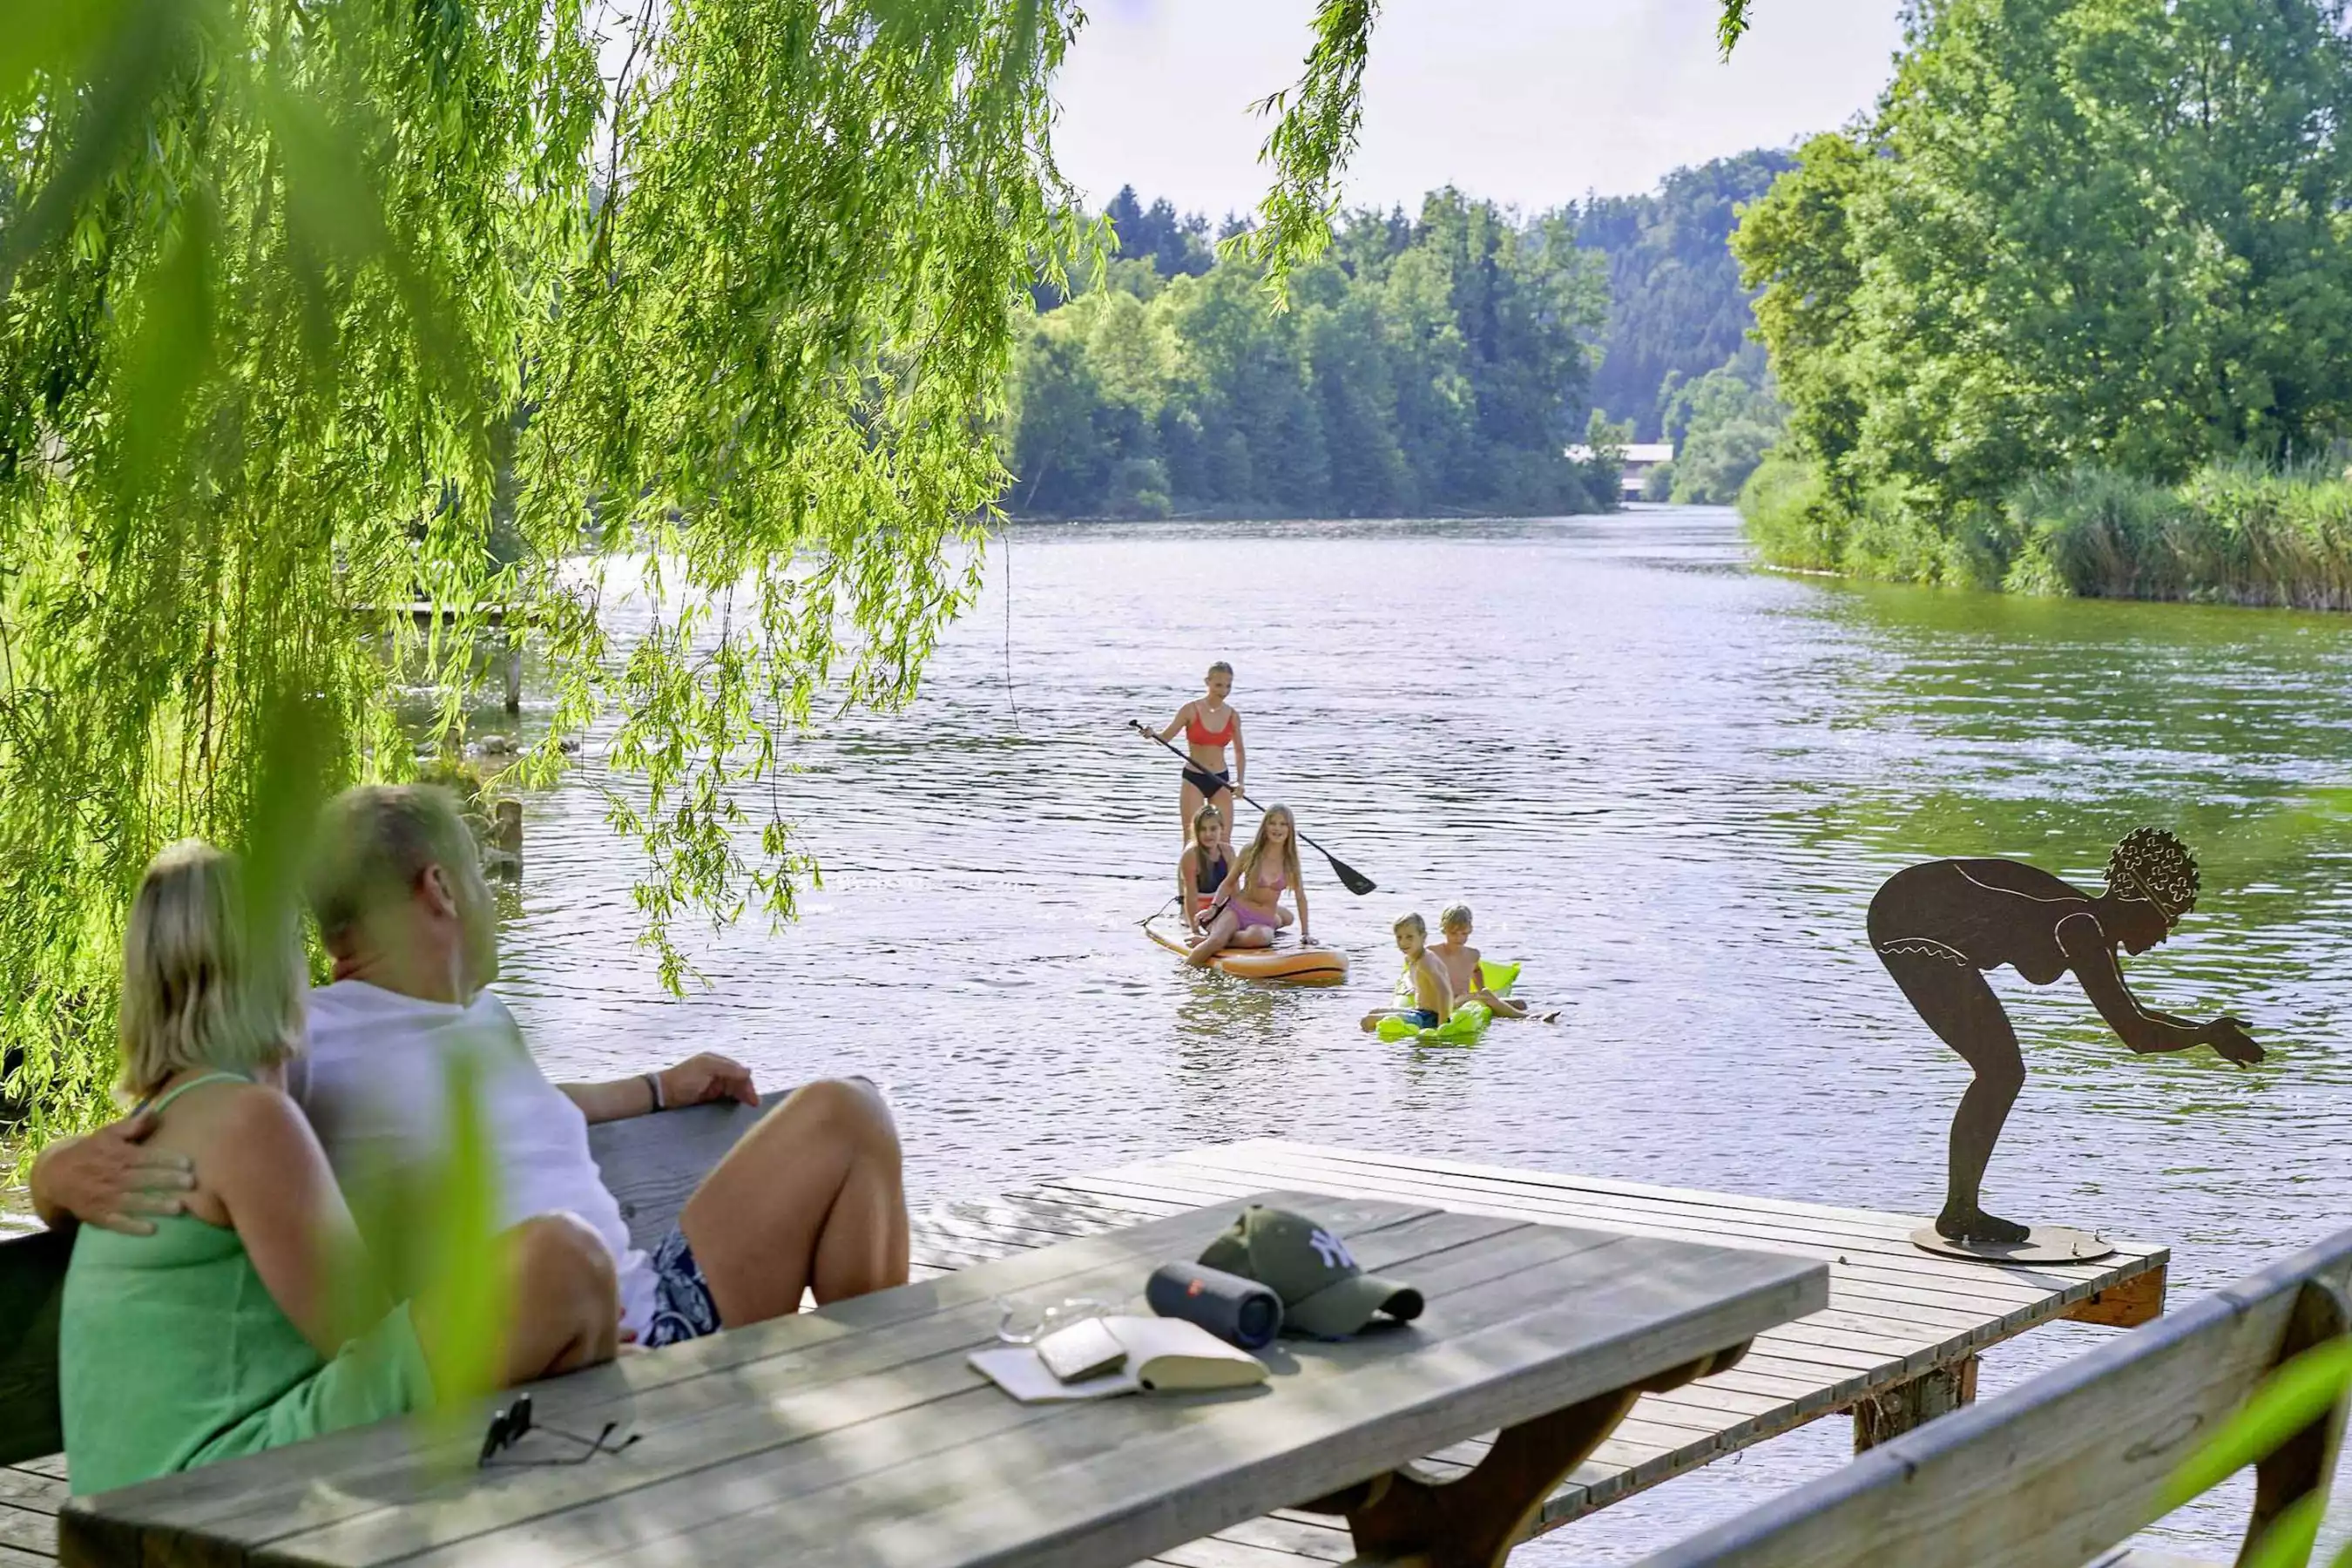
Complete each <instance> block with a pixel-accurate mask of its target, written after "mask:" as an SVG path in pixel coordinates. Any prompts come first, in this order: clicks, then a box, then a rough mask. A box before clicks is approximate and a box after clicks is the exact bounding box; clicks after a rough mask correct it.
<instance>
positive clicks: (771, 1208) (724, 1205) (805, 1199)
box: [678, 1080, 908, 1328]
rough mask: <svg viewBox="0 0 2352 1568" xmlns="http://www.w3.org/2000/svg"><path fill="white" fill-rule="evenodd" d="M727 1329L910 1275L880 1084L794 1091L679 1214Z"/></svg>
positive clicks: (895, 1160) (893, 1143)
mask: <svg viewBox="0 0 2352 1568" xmlns="http://www.w3.org/2000/svg"><path fill="white" fill-rule="evenodd" d="M678 1226H679V1228H680V1229H681V1230H683V1231H684V1232H685V1233H686V1241H687V1245H688V1246H689V1247H693V1248H694V1257H695V1261H696V1262H697V1263H698V1264H699V1265H701V1268H702V1277H703V1279H704V1280H705V1281H706V1282H707V1283H708V1284H709V1287H710V1300H711V1302H712V1304H713V1305H715V1306H716V1307H717V1308H718V1309H719V1321H720V1322H721V1323H723V1324H725V1325H726V1326H728V1327H729V1328H738V1327H740V1326H741V1325H743V1324H745V1323H756V1322H760V1321H762V1320H765V1319H768V1318H777V1317H782V1316H784V1315H785V1314H787V1313H791V1312H796V1311H798V1310H800V1305H801V1291H802V1290H803V1289H804V1288H805V1289H811V1290H814V1292H815V1293H816V1299H817V1301H818V1302H819V1304H823V1303H825V1302H828V1301H838V1300H845V1298H847V1297H851V1296H863V1295H865V1294H866V1293H867V1292H868V1291H872V1290H881V1289H887V1288H888V1287H890V1286H893V1285H903V1284H905V1283H906V1282H907V1262H908V1238H907V1196H906V1190H905V1188H904V1187H903V1186H902V1185H901V1184H900V1179H899V1156H898V1129H897V1127H896V1126H895V1125H893V1124H892V1122H891V1120H890V1110H889V1108H888V1107H887V1105H885V1104H884V1103H883V1101H882V1096H881V1094H880V1093H879V1092H878V1091H877V1090H876V1089H874V1087H873V1086H872V1085H871V1084H866V1083H862V1082H842V1081H839V1080H827V1081H824V1082H819V1083H812V1084H808V1085H805V1086H804V1087H803V1088H801V1089H796V1090H794V1091H793V1095H792V1097H791V1098H790V1099H788V1100H785V1101H784V1102H783V1103H782V1105H779V1106H778V1107H776V1108H775V1109H774V1110H771V1111H770V1112H768V1114H767V1115H765V1116H763V1117H761V1119H760V1121H759V1124H758V1125H757V1126H755V1127H753V1128H752V1129H751V1131H749V1132H747V1133H745V1134H744V1135H743V1137H742V1139H741V1140H740V1142H737V1143H736V1145H735V1147H734V1148H732V1149H730V1150H729V1151H728V1153H727V1157H726V1158H725V1159H723V1160H721V1161H719V1164H718V1167H717V1168H716V1169H714V1170H713V1171H712V1172H711V1173H710V1174H709V1176H707V1177H705V1178H704V1179H703V1183H702V1185H701V1186H700V1187H698V1188H697V1189H696V1190H695V1194H694V1196H693V1197H691V1198H689V1199H688V1200H687V1205H686V1208H685V1209H684V1211H683V1212H681V1213H680V1214H679V1215H678Z"/></svg>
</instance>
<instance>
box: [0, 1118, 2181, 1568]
mask: <svg viewBox="0 0 2352 1568" xmlns="http://www.w3.org/2000/svg"><path fill="white" fill-rule="evenodd" d="M1268 1188H1289V1189H1294V1190H1307V1191H1314V1192H1328V1193H1333V1194H1341V1195H1347V1196H1360V1197H1374V1198H1391V1199H1398V1200H1403V1201H1410V1202H1423V1203H1429V1204H1433V1205H1440V1206H1443V1207H1444V1208H1446V1209H1450V1210H1457V1211H1463V1212H1467V1213H1486V1214H1494V1215H1504V1216H1507V1217H1513V1218H1518V1219H1525V1220H1534V1221H1538V1222H1543V1221H1549V1222H1552V1223H1557V1224H1566V1225H1574V1226H1585V1227H1589V1228H1597V1229H1605V1230H1616V1231H1623V1232H1627V1233H1629V1234H1634V1235H1641V1236H1651V1237H1664V1238H1669V1239H1675V1240H1684V1241H1698V1242H1712V1243H1716V1244H1718V1245H1723V1246H1730V1247H1754V1248H1757V1249H1759V1250H1763V1251H1770V1252H1779V1253H1786V1254H1790V1255H1794V1256H1798V1257H1803V1258H1818V1259H1820V1260H1822V1261H1823V1262H1826V1263H1828V1264H1829V1265H1830V1304H1829V1307H1828V1308H1827V1310H1823V1311H1822V1312H1819V1313H1816V1314H1814V1315H1813V1316H1812V1317H1810V1318H1805V1319H1802V1320H1801V1321H1797V1322H1795V1323H1793V1324H1790V1326H1788V1327H1786V1328H1783V1329H1780V1330H1776V1331H1771V1332H1769V1333H1767V1334H1765V1335H1763V1336H1761V1337H1759V1339H1758V1340H1757V1341H1756V1342H1755V1345H1754V1348H1753V1349H1752V1350H1751V1351H1750V1352H1749V1353H1748V1357H1747V1359H1746V1360H1745V1361H1744V1362H1742V1363H1740V1365H1739V1366H1738V1367H1737V1368H1736V1369H1734V1370H1733V1371H1731V1372H1728V1373H1720V1374H1717V1375H1716V1376H1714V1377H1710V1378H1708V1379H1707V1380H1706V1382H1705V1383H1704V1384H1694V1385H1692V1386H1689V1387H1685V1388H1683V1389H1679V1390H1677V1391H1675V1392H1674V1393H1671V1394H1645V1395H1643V1398H1642V1400H1641V1402H1640V1404H1639V1405H1637V1406H1636V1407H1635V1409H1634V1412H1633V1415H1632V1416H1631V1417H1630V1418H1629V1419H1627V1420H1626V1421H1625V1422H1624V1424H1623V1425H1622V1426H1620V1427H1619V1428H1618V1430H1617V1433H1616V1435H1615V1436H1613V1437H1612V1438H1611V1439H1610V1440H1609V1441H1608V1442H1607V1443H1605V1444H1604V1445H1603V1446H1602V1447H1601V1450H1600V1451H1599V1452H1598V1453H1597V1454H1596V1455H1595V1456H1594V1457H1593V1458H1592V1459H1591V1461H1589V1462H1588V1463H1587V1464H1585V1465H1584V1466H1583V1467H1581V1468H1579V1469H1578V1470H1577V1471H1576V1472H1575V1474H1573V1475H1572V1476H1570V1479H1569V1480H1568V1482H1567V1484H1566V1485H1564V1486H1563V1487H1562V1488H1561V1489H1559V1491H1558V1492H1556V1493H1555V1494H1553V1496H1552V1498H1551V1499H1550V1500H1549V1503H1548V1504H1547V1506H1546V1508H1545V1510H1544V1514H1543V1518H1542V1521H1541V1524H1540V1528H1542V1529H1546V1530H1549V1529H1552V1528H1556V1527H1558V1526H1559V1525H1562V1524H1565V1523H1567V1522H1569V1521H1571V1520H1574V1519H1577V1518H1579V1517H1580V1516H1581V1515H1583V1514H1586V1513H1590V1512H1591V1511H1593V1510H1596V1509H1600V1508H1603V1507H1606V1506H1608V1505H1609V1504H1610V1503H1612V1502H1615V1501H1617V1500H1620V1499H1622V1498H1625V1497H1629V1496H1631V1495H1632V1494H1633V1493H1634V1492H1637V1491H1640V1490H1642V1489H1645V1488H1647V1487H1652V1486H1654V1485H1656V1484H1658V1483H1659V1482H1661V1481H1664V1480H1666V1479H1671V1478H1672V1477H1675V1476H1677V1475H1680V1474H1683V1473H1684V1472H1685V1471H1688V1470H1692V1469H1696V1468H1698V1467H1699V1466H1701V1465H1704V1464H1706V1463H1709V1462H1711V1461H1712V1460H1715V1459H1717V1458H1721V1457H1723V1456H1724V1455H1727V1454H1729V1453H1733V1452H1736V1451H1737V1450H1738V1449H1740V1448H1744V1447H1748V1445H1749V1444H1752V1443H1756V1442H1760V1441H1762V1440H1763V1439H1765V1438H1767V1437H1769V1436H1774V1435H1775V1434H1778V1433H1780V1432H1785V1431H1788V1430H1790V1428H1792V1427H1796V1426H1802V1425H1804V1424H1805V1423H1807V1422H1809V1421H1812V1420H1816V1419H1819V1418H1820V1417H1822V1416H1823V1415H1832V1414H1834V1413H1838V1412H1842V1411H1852V1412H1853V1413H1854V1415H1855V1432H1856V1442H1857V1446H1866V1445H1868V1444H1869V1443H1872V1442H1874V1441H1878V1440H1883V1439H1884V1438H1885V1437H1887V1436H1894V1435H1895V1434H1896V1433H1898V1432H1900V1431H1903V1430H1906V1429H1907V1428H1908V1427H1909V1426H1912V1425H1916V1423H1917V1422H1918V1421H1920V1420H1923V1419H1926V1418H1927V1417H1929V1416H1931V1415H1937V1414H1940V1413H1941V1412H1942V1411H1944V1410H1947V1409H1949V1408H1951V1407H1953V1406H1954V1405H1957V1404H1958V1403H1962V1402H1965V1401H1966V1400H1968V1399H1969V1398H1970V1397H1972V1396H1973V1394H1974V1389H1975V1369H1976V1361H1975V1358H1976V1355H1977V1352H1979V1351H1981V1350H1983V1349H1984V1348H1985V1347H1986V1346H1988V1345H1990V1344H1994V1343H1997V1342H2000V1341H2001V1340H2004V1339H2008V1338H2010V1337H2011V1336H2013V1335H2016V1334H2020V1333H2023V1332H2024V1331H2027V1330H2029V1329H2032V1328H2034V1327H2035V1326H2037V1325H2039V1324H2042V1323H2046V1322H2050V1321H2054V1320H2057V1319H2062V1318H2071V1319H2074V1320H2077V1321H2090V1322H2095V1323H2106V1324H2112V1325H2116V1326H2119V1327H2123V1326H2130V1325H2132V1324H2135V1323H2139V1322H2144V1321H2147V1320H2148V1319H2150V1318H2153V1317H2155V1316H2156V1315H2157V1314H2158V1312H2160V1311H2161V1310H2162V1308H2163V1300H2164V1284H2165V1269H2166V1265H2167V1262H2168V1253H2167V1252H2166V1250H2165V1249H2164V1248H2161V1247H2146V1246H2141V1245H2137V1244H2129V1243H2126V1244H2119V1246H2118V1250H2117V1251H2116V1253H2115V1254H2114V1255H2113V1256H2112V1257H2110V1258H2104V1259H2102V1260H2100V1261H2099V1262H2097V1263H2094V1264H2087V1265H2074V1266H2063V1267H2050V1268H1988V1267H1985V1266H1981V1265H1976V1264H1969V1263H1962V1262H1958V1261H1953V1260H1948V1259H1943V1258H1934V1257H1931V1256H1929V1255H1927V1254H1926V1253H1923V1252H1920V1251H1919V1250H1918V1249H1916V1247H1912V1246H1911V1244H1910V1243H1909V1241H1908V1240H1907V1239H1906V1237H1907V1233H1908V1232H1909V1231H1910V1230H1911V1229H1912V1228H1913V1226H1916V1224H1917V1223H1918V1222H1917V1221H1916V1219H1913V1218H1910V1217H1907V1216H1904V1215H1890V1214H1883V1213H1877V1212H1874V1211H1870V1210H1864V1209H1844V1208H1832V1207H1825V1206H1822V1205H1813V1204H1798V1203H1785V1202H1780V1201H1777V1200H1773V1199H1766V1198H1755V1197H1747V1196H1742V1195H1738V1194H1725V1193H1707V1192H1698V1191H1692V1190H1688V1189H1682V1188H1672V1187H1654V1186H1644V1185H1640V1184H1633V1183H1625V1182H1611V1181H1601V1180H1596V1179H1592V1178H1587V1177H1579V1176H1562V1175H1550V1174H1546V1173H1538V1172H1531V1171H1520V1170H1511V1169H1507V1168H1503V1167H1498V1166H1490V1165H1477V1164H1469V1163H1461V1162H1458V1161H1449V1160H1437V1159H1424V1158H1420V1157H1415V1156H1407V1155H1399V1154H1381V1153H1373V1152H1362V1151H1351V1150H1344V1149H1334V1148H1326V1147H1319V1146H1313V1145H1307V1144H1300V1143H1290V1142H1277V1141H1274V1140H1257V1141H1253V1142H1244V1143H1232V1144H1221V1145H1216V1146H1213V1147H1209V1148H1203V1149H1196V1150H1191V1151H1187V1152H1182V1153H1179V1154H1174V1155H1171V1156H1168V1157H1166V1158H1164V1159H1160V1160H1153V1161H1148V1162H1144V1163H1138V1164H1133V1165H1127V1166H1121V1167H1119V1168H1118V1169H1116V1170H1111V1171H1106V1172H1102V1173H1096V1174H1090V1175H1076V1176H1065V1177H1057V1178H1055V1179H1054V1180H1051V1181H1047V1182H1045V1183H1042V1184H1039V1185H1037V1186H1036V1187H1034V1188H1032V1189H1030V1190H1028V1191H1025V1192H1023V1193H1018V1194H1008V1195H1006V1196H1003V1197H999V1198H994V1199H988V1200H979V1201H971V1202H954V1203H945V1204H940V1205H934V1206H933V1207H931V1208H929V1209H928V1210H926V1211H924V1212H923V1213H922V1214H920V1215H918V1217H917V1221H916V1237H915V1258H916V1273H917V1277H918V1278H928V1277H930V1276H934V1275H938V1274H943V1273H948V1272H950V1271H952V1270H955V1269H958V1268H964V1267H967V1266H969V1265H971V1264H973V1263H978V1262H982V1261H984V1260H986V1259H989V1258H1001V1257H1004V1256H1006V1255H1008V1254H1010V1253H1013V1252H1019V1251H1024V1250H1026V1249H1029V1248H1032V1247H1042V1246H1047V1245H1051V1244H1053V1243H1055V1242H1059V1241H1066V1240H1068V1239H1070V1238H1072V1237H1081V1236H1090V1235H1097V1234H1100V1233H1102V1232H1105V1231H1109V1230H1116V1229H1118V1228H1121V1227H1123V1226H1129V1225H1134V1224H1137V1223H1139V1222H1140V1221H1142V1220H1145V1219H1150V1218H1157V1217H1159V1216H1161V1215H1170V1214H1174V1213H1178V1212H1180V1211H1182V1210H1185V1209H1189V1208H1193V1207H1196V1206H1199V1205H1203V1204H1213V1203H1216V1202H1219V1201H1221V1200H1223V1199H1224V1198H1228V1197H1234V1196H1238V1195H1241V1194H1247V1193H1255V1192H1258V1191H1262V1190H1265V1189H1268ZM1480 1451H1481V1446H1480V1445H1479V1444H1477V1443H1469V1444H1464V1445H1460V1446H1458V1447H1455V1448H1452V1449H1448V1450H1445V1451H1444V1452H1443V1453H1440V1454H1438V1455H1435V1456H1433V1458H1432V1459H1431V1461H1430V1464H1429V1468H1430V1469H1431V1470H1433V1471H1434V1472H1437V1473H1440V1474H1444V1473H1446V1472H1448V1471H1458V1470H1460V1469H1462V1468H1466V1466H1467V1465H1468V1464H1469V1463H1472V1462H1475V1459H1476V1458H1477V1456H1478V1453H1479V1452H1480ZM63 1475H64V1467H63V1464H62V1462H60V1461H58V1460H56V1459H49V1460H37V1461H34V1462H32V1463H30V1464H27V1465H24V1466H19V1467H16V1468H0V1568H48V1564H49V1563H50V1562H51V1560H52V1559H53V1558H54V1555H55V1550H56V1548H55V1540H56V1527H55V1515H56V1512H57V1510H58V1507H59V1505H60V1504H61V1503H62V1502H63V1500H64V1496H65V1483H64V1480H63ZM1347 1556H1349V1542H1348V1537H1347V1532H1346V1531H1345V1529H1344V1528H1343V1527H1341V1526H1339V1524H1338V1523H1337V1522H1336V1521H1331V1520H1328V1519H1325V1518H1319V1517H1317V1516H1313V1515H1307V1514H1303V1513H1302V1514H1293V1513H1289V1512H1282V1513H1276V1514H1274V1515H1270V1516H1268V1517H1266V1518H1264V1519H1260V1520H1255V1521H1251V1522H1249V1523H1247V1524H1244V1525H1240V1526H1236V1527H1234V1529H1231V1530H1227V1531H1221V1532H1220V1533H1219V1534H1217V1535H1216V1536H1214V1537H1212V1538H1210V1539H1208V1540H1204V1541H1200V1542H1193V1543H1192V1545H1190V1546H1186V1547H1183V1548H1180V1549H1178V1550H1176V1551H1174V1552H1168V1553H1165V1554H1163V1555H1162V1556H1160V1557H1159V1558H1157V1559H1155V1560H1154V1561H1155V1562H1157V1563H1163V1564H1168V1565H1170V1568H1306V1565H1307V1564H1308V1563H1316V1564H1328V1563H1332V1562H1337V1561H1340V1560H1343V1559H1345V1558H1346V1557H1347Z"/></svg>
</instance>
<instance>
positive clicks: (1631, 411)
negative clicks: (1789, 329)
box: [1570, 150, 1795, 441]
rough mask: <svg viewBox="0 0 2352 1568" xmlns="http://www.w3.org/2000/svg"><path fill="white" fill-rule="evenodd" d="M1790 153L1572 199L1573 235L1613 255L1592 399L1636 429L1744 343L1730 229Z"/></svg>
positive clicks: (1742, 157)
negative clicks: (1630, 192)
mask: <svg viewBox="0 0 2352 1568" xmlns="http://www.w3.org/2000/svg"><path fill="white" fill-rule="evenodd" d="M1794 163H1795V160H1794V159H1793V158H1791V157H1790V155H1789V154H1788V153H1778V152H1769V151H1763V150H1759V151H1756V152H1750V153H1740V154H1739V155H1738V157H1734V158H1717V159H1716V160H1715V161H1714V162H1713V163H1702V164H1700V165H1699V166H1698V167H1696V168H1692V169H1677V170H1675V172H1674V173H1673V174H1668V175H1667V176H1666V177H1665V179H1664V182H1663V183H1662V184H1660V186H1659V188H1658V190H1657V191H1656V193H1655V194H1654V195H1640V196H1594V197H1591V198H1589V199H1587V200H1586V201H1585V202H1583V203H1582V204H1580V205H1578V206H1575V207H1573V208H1571V209H1570V216H1571V220H1572V221H1573V222H1574V224H1575V226H1576V242H1577V243H1578V244H1579V245H1581V246H1584V247H1587V248H1589V249H1592V250H1597V251H1600V252H1601V254H1602V255H1604V256H1606V257H1607V258H1608V260H1609V323H1608V326H1607V328H1606V330H1605V331H1603V333H1602V335H1601V363H1600V366H1599V368H1598V369H1596V370H1595V371H1594V372H1593V375H1592V400H1593V401H1594V402H1595V403H1596V404H1598V405H1600V406H1601V408H1603V409H1605V410H1606V411H1607V412H1608V414H1609V416H1610V417H1612V418H1613V419H1620V420H1630V421H1631V422H1632V423H1633V432H1634V434H1633V438H1634V439H1635V440H1637V441H1656V440H1659V439H1662V438H1663V437H1661V435H1660V430H1661V427H1662V421H1663V419H1664V413H1665V409H1664V399H1665V398H1666V397H1667V396H1669V395H1671V393H1672V391H1673V388H1674V386H1675V384H1678V383H1681V382H1687V381H1691V380H1695V379H1696V378H1697V377H1699V376H1702V375H1705V374H1707V373H1708V372H1709V371H1712V370H1714V369H1715V368H1717V366H1718V365H1721V364H1723V363H1726V362H1727V361H1729V360H1731V359H1732V358H1733V357H1734V356H1736V355H1738V354H1740V353H1742V352H1743V351H1744V350H1747V349H1748V347H1749V345H1748V330H1749V329H1750V328H1751V327H1752V326H1753V325H1754V324H1755V322H1754V319H1753V317H1752V316H1751V315H1750V314H1749V311H1748V290H1747V289H1745V288H1744V287H1742V285H1741V283H1740V279H1739V264H1738V261H1737V260H1735V259H1734V258H1733V257H1732V255H1731V249H1730V246H1729V244H1728V241H1729V239H1730V236H1731V231H1732V228H1733V226H1734V225H1735V224H1736V223H1737V222H1738V209H1739V207H1740V205H1742V204H1744V203H1747V202H1751V201H1754V200H1755V199H1756V198H1757V197H1759V196H1760V195H1763V194H1764V192H1765V191H1766V190H1767V189H1768V188H1769V187H1770V185H1771V184H1772V182H1773V180H1774V179H1775V178H1776V177H1777V176H1778V175H1780V174H1781V173H1782V172H1784V171H1786V170H1787V169H1789V168H1790V167H1791V166H1792V165H1793V164H1794ZM1750 379H1753V378H1752V377H1751V378H1750Z"/></svg>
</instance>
